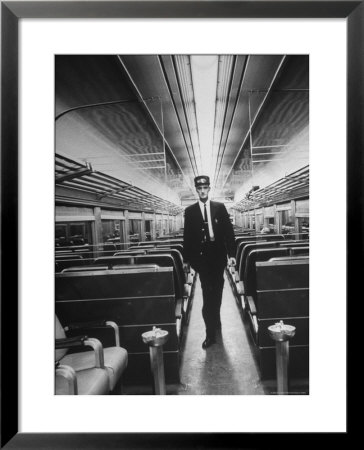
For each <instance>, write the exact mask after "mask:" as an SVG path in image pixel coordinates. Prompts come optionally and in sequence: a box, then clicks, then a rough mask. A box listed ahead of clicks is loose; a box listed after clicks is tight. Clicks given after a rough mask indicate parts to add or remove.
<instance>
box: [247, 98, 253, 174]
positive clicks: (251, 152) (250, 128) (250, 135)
mask: <svg viewBox="0 0 364 450" xmlns="http://www.w3.org/2000/svg"><path fill="white" fill-rule="evenodd" d="M250 96H251V92H249V105H248V106H249V145H250V171H251V176H252V178H253V137H252V118H251V112H250Z"/></svg>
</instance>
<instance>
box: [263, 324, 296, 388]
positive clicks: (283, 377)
mask: <svg viewBox="0 0 364 450" xmlns="http://www.w3.org/2000/svg"><path fill="white" fill-rule="evenodd" d="M268 332H269V335H270V337H271V338H272V339H273V340H274V341H275V343H276V368H277V394H278V395H285V394H288V364H289V339H291V338H293V337H294V335H295V334H296V327H294V326H293V325H287V324H284V323H283V320H281V321H279V322H277V323H275V324H274V325H271V326H270V327H268Z"/></svg>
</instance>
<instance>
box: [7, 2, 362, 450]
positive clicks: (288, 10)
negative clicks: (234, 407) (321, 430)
mask: <svg viewBox="0 0 364 450" xmlns="http://www.w3.org/2000/svg"><path fill="white" fill-rule="evenodd" d="M363 3H364V2H363V1H330V0H328V1H315V0H311V1H290V0H287V1H259V0H255V1H240V0H237V1H220V0H216V1H211V0H210V1H194V2H189V1H92V2H90V1H86V2H85V1H78V2H77V1H67V2H62V1H49V2H48V1H38V2H36V1H34V2H33V1H24V2H21V1H19V2H18V1H2V2H1V299H2V302H1V448H9V449H14V448H16V449H20V448H22V449H28V448H29V449H31V448H37V449H40V448H47V449H50V448H52V449H64V448H90V449H95V448H110V449H111V448H157V449H161V448H166V447H175V448H256V447H257V446H260V445H261V443H262V441H261V438H263V439H264V440H267V441H269V440H270V439H273V441H271V443H272V444H273V445H274V440H275V437H273V435H269V434H267V433H265V434H264V435H257V434H254V433H248V434H245V435H244V436H243V437H242V433H230V434H225V433H216V434H212V433H205V434H203V433H198V434H191V433H182V434H175V433H174V434H170V433H155V434H153V433H137V434H130V433H62V434H59V433H53V434H52V433H19V432H18V408H17V406H18V379H17V376H16V374H17V373H18V372H17V368H18V353H17V349H18V326H17V317H18V305H17V301H16V299H17V295H18V273H17V267H18V256H17V255H18V250H19V248H18V242H17V241H15V242H14V239H9V238H8V237H9V236H10V235H11V236H14V235H16V236H17V232H18V182H19V181H20V180H18V54H19V48H18V22H19V20H20V19H21V18H346V19H347V38H348V48H347V75H348V85H347V176H348V180H349V182H348V189H347V194H348V195H347V245H348V257H347V286H350V291H348V297H349V293H350V292H355V291H356V288H357V287H358V286H359V280H360V279H361V276H362V273H363V272H362V269H363V263H362V262H360V263H357V262H354V260H353V258H351V256H352V255H354V249H355V253H357V252H358V249H359V252H360V250H362V249H363V245H362V234H363V233H362V230H363V226H362V225H363V214H362V211H363V210H362V202H363V181H362V176H361V175H362V171H363V152H362V149H363V148H364V142H363V129H364V123H363V116H364V115H363V104H362V101H363V100H362V99H363V98H364V89H363V78H364V42H363V41H364V33H363V28H364V5H363ZM358 292H360V291H358ZM348 349H349V347H348ZM9 367H11V370H9V369H8V368H9ZM347 417H348V416H347ZM348 431H350V428H349V422H348ZM340 434H344V435H345V436H346V437H347V436H348V435H349V433H340ZM308 435H309V434H308V433H307V436H303V438H300V443H302V442H305V440H306V438H308ZM288 437H289V435H285V436H283V437H280V439H279V445H280V447H281V448H282V444H283V445H286V443H287V442H286V438H288ZM316 438H317V436H316ZM302 439H303V440H302ZM335 439H336V437H335ZM267 446H268V447H269V448H270V447H271V446H272V445H268V444H267Z"/></svg>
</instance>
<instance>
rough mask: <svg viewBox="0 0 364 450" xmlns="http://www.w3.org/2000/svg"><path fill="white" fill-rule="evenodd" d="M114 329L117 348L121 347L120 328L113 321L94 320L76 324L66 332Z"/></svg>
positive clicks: (69, 326) (66, 328) (71, 324)
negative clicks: (103, 328)
mask: <svg viewBox="0 0 364 450" xmlns="http://www.w3.org/2000/svg"><path fill="white" fill-rule="evenodd" d="M105 326H108V327H112V328H113V329H114V333H115V346H116V347H120V334H119V327H118V326H117V324H116V323H115V322H113V321H111V320H104V319H102V320H94V321H91V322H75V323H70V324H69V325H68V326H66V327H64V330H65V331H75V330H82V329H85V328H88V329H89V328H98V327H105Z"/></svg>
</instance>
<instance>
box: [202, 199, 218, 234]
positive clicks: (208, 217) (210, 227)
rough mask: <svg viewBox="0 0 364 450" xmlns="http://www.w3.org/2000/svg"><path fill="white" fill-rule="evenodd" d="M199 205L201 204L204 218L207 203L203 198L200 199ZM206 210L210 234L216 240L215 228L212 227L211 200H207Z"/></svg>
mask: <svg viewBox="0 0 364 450" xmlns="http://www.w3.org/2000/svg"><path fill="white" fill-rule="evenodd" d="M198 203H199V205H200V210H201V214H202V218H203V217H204V216H205V214H204V209H205V208H204V205H205V203H203V202H201V200H199V201H198ZM206 212H207V222H208V224H209V234H210V239H211V240H214V237H215V236H214V230H213V229H212V221H211V211H210V200H207V202H206Z"/></svg>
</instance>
